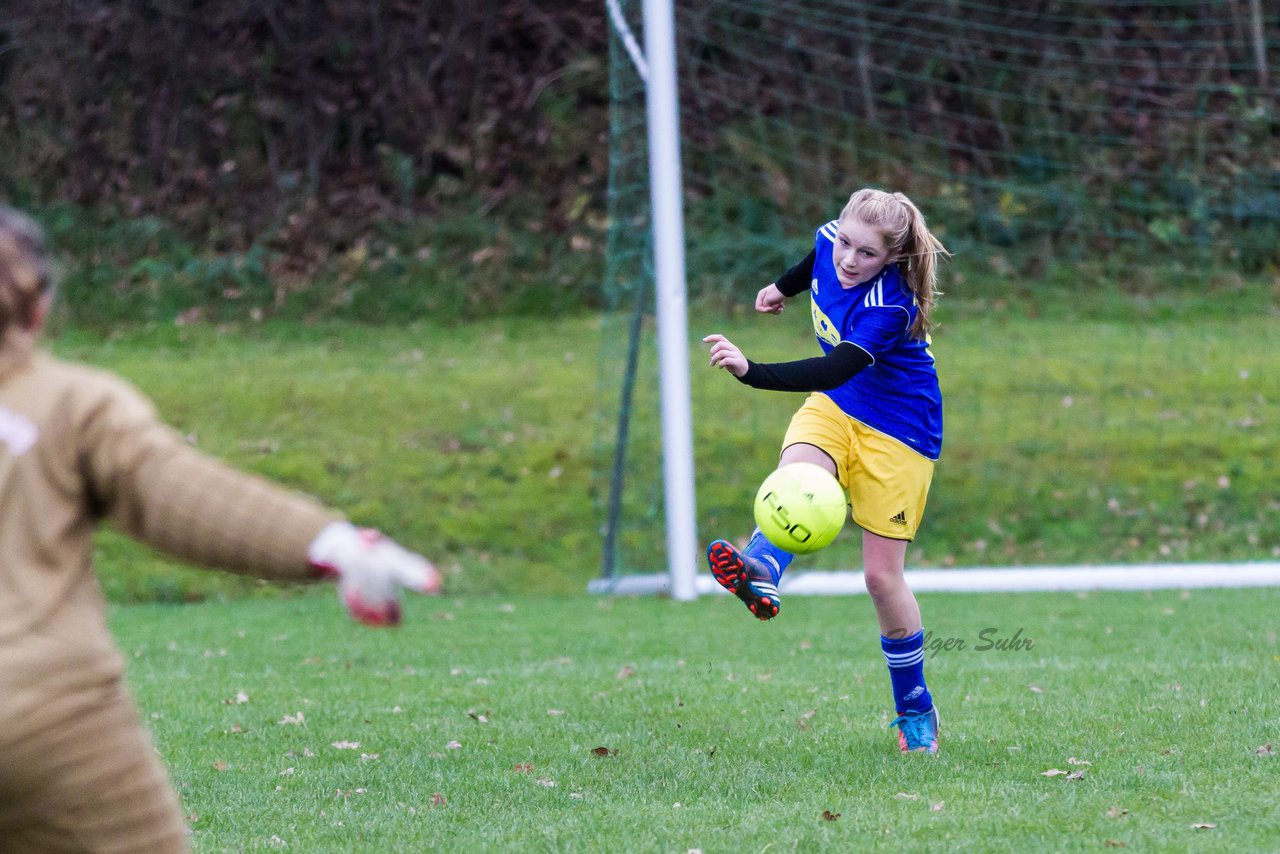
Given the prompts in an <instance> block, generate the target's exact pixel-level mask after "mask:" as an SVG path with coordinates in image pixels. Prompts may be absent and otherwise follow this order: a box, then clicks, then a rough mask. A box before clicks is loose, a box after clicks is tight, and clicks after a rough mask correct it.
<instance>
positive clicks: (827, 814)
mask: <svg viewBox="0 0 1280 854" xmlns="http://www.w3.org/2000/svg"><path fill="white" fill-rule="evenodd" d="M839 818H840V813H838V812H832V811H831V810H823V811H822V820H823V821H836V820H837V819H839Z"/></svg>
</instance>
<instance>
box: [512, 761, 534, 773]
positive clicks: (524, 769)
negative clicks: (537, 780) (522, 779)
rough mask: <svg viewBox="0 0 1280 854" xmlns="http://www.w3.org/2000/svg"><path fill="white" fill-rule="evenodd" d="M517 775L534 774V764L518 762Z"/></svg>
mask: <svg viewBox="0 0 1280 854" xmlns="http://www.w3.org/2000/svg"><path fill="white" fill-rule="evenodd" d="M516 773H518V774H531V773H533V763H532V762H518V763H516Z"/></svg>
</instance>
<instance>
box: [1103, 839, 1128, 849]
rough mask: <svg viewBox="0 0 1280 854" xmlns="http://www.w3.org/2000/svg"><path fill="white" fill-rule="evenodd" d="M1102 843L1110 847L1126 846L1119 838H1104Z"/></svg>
mask: <svg viewBox="0 0 1280 854" xmlns="http://www.w3.org/2000/svg"><path fill="white" fill-rule="evenodd" d="M1102 844H1103V845H1105V846H1107V847H1108V848H1124V847H1125V844H1124V843H1123V842H1121V841H1120V840H1119V839H1107V840H1104V841H1103V843H1102Z"/></svg>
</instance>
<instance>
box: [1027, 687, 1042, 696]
mask: <svg viewBox="0 0 1280 854" xmlns="http://www.w3.org/2000/svg"><path fill="white" fill-rule="evenodd" d="M1027 690H1028V691H1030V692H1031V693H1032V694H1043V693H1044V689H1043V688H1041V687H1040V686H1039V685H1028V686H1027Z"/></svg>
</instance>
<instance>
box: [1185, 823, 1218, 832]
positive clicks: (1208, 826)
mask: <svg viewBox="0 0 1280 854" xmlns="http://www.w3.org/2000/svg"><path fill="white" fill-rule="evenodd" d="M1215 827H1217V825H1216V824H1214V823H1213V822H1211V821H1198V822H1196V823H1195V824H1193V825H1191V829H1192V830H1213V829H1214V828H1215Z"/></svg>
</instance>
